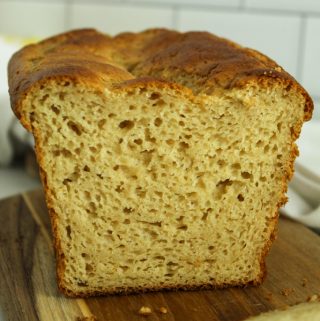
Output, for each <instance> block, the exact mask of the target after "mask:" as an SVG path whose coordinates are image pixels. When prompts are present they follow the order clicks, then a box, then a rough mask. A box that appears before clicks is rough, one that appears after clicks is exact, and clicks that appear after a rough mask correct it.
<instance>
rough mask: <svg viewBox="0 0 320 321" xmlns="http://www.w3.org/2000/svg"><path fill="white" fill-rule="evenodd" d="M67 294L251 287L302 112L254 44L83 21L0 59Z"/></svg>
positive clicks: (260, 272) (288, 80) (297, 96)
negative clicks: (117, 29) (31, 149)
mask: <svg viewBox="0 0 320 321" xmlns="http://www.w3.org/2000/svg"><path fill="white" fill-rule="evenodd" d="M9 85H10V95H11V101H12V108H13V110H14V112H15V114H16V115H17V117H18V118H19V119H20V120H21V122H22V124H23V125H24V126H25V127H26V128H27V129H28V130H29V131H31V132H32V133H33V135H34V137H35V142H36V146H35V149H36V154H37V159H38V162H39V166H40V171H41V177H42V183H43V187H44V190H45V194H46V200H47V205H48V209H49V212H50V216H51V221H52V228H53V235H54V240H55V241H54V242H55V249H56V255H57V274H58V283H59V287H60V289H61V290H62V291H63V292H64V293H65V294H67V295H70V296H89V295H97V294H106V293H119V292H126V293H128V292H139V291H149V290H158V289H177V288H182V289H195V288H209V287H225V286H232V285H250V284H253V285H254V284H259V283H261V281H262V280H263V277H264V275H265V264H264V261H265V256H266V254H267V253H268V251H269V248H270V245H271V243H272V240H273V239H274V237H275V228H276V224H277V219H278V209H279V207H280V206H281V205H283V204H284V202H285V201H286V197H285V192H286V189H287V182H288V180H289V179H290V177H291V175H292V172H293V161H294V158H295V157H296V155H297V148H296V145H295V143H294V141H295V140H296V139H297V137H298V136H299V133H300V130H301V126H302V123H303V122H304V121H305V120H308V119H309V118H310V117H311V113H312V108H313V105H312V101H311V99H310V97H309V96H308V94H307V93H306V91H305V90H304V89H303V88H302V87H301V86H300V85H299V84H298V83H297V82H296V81H295V80H294V79H293V78H292V77H291V76H290V75H289V74H287V73H286V72H285V71H283V69H282V68H281V67H279V66H278V65H277V64H276V63H275V62H273V61H272V60H270V59H269V58H267V57H266V56H264V55H262V54H261V53H258V52H257V51H254V50H251V49H247V48H243V47H241V46H239V45H237V44H235V43H233V42H230V41H228V40H225V39H222V38H219V37H216V36H214V35H211V34H209V33H205V32H188V33H179V32H175V31H169V30H163V29H156V30H147V31H144V32H141V33H123V34H120V35H118V36H115V37H109V36H107V35H104V34H101V33H99V32H97V31H95V30H77V31H72V32H69V33H65V34H61V35H58V36H56V37H53V38H50V39H47V40H44V41H42V42H40V43H38V44H35V45H30V46H27V47H25V48H24V49H22V50H21V51H19V52H17V53H16V54H15V55H14V56H13V58H12V59H11V61H10V64H9Z"/></svg>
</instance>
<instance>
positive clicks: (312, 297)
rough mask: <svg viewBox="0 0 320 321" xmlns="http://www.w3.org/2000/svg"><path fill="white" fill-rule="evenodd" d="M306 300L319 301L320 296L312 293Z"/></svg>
mask: <svg viewBox="0 0 320 321" xmlns="http://www.w3.org/2000/svg"><path fill="white" fill-rule="evenodd" d="M307 301H308V302H316V301H320V296H319V295H317V294H314V295H312V296H309V297H308V299H307Z"/></svg>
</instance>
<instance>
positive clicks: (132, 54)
mask: <svg viewBox="0 0 320 321" xmlns="http://www.w3.org/2000/svg"><path fill="white" fill-rule="evenodd" d="M51 80H53V81H55V82H57V81H58V82H59V83H60V84H61V85H62V86H67V85H68V84H69V83H70V82H73V83H80V84H85V85H86V84H87V85H88V86H90V88H96V89H98V90H100V91H102V90H103V89H104V88H112V89H113V90H125V91H130V90H133V89H135V88H145V87H149V88H150V87H154V88H163V87H166V88H170V89H171V90H175V91H179V93H180V94H182V95H185V96H187V97H188V98H189V99H191V100H192V99H193V98H194V97H196V96H199V95H202V94H205V95H210V94H213V93H215V92H219V90H221V89H227V90H228V89H232V88H240V87H243V86H246V85H248V84H249V85H251V86H262V87H265V88H268V87H270V86H272V85H273V84H280V85H282V87H283V88H284V90H288V91H289V90H294V91H296V92H298V93H300V94H301V95H302V96H303V97H304V100H305V114H304V115H305V116H304V119H305V120H308V119H310V118H311V114H312V109H313V103H312V100H311V98H310V97H309V95H308V94H307V93H306V91H305V90H304V89H303V88H302V87H301V86H300V85H299V84H298V83H297V82H296V81H295V80H294V79H293V78H292V77H291V76H290V75H289V74H287V73H286V72H285V71H283V70H282V68H281V67H279V66H278V65H277V64H276V63H275V62H274V61H272V60H271V59H269V58H268V57H266V56H264V55H262V54H261V53H259V52H257V51H254V50H252V49H247V48H242V47H240V46H238V45H237V44H234V43H232V42H230V41H228V40H225V39H222V38H219V37H216V36H214V35H211V34H209V33H206V32H188V33H179V32H175V31H169V30H164V29H153V30H147V31H145V32H141V33H136V34H135V33H123V34H120V35H118V36H116V37H113V38H111V37H109V36H107V35H104V34H101V33H99V32H97V31H95V30H92V29H86V30H77V31H72V32H68V33H65V34H61V35H58V36H56V37H53V38H50V39H47V40H44V41H42V42H40V43H39V44H35V45H30V46H27V47H25V48H24V49H22V50H21V51H19V52H17V53H16V54H15V55H14V56H13V57H12V59H11V61H10V64H9V90H10V96H11V102H12V108H13V110H14V112H15V113H16V115H17V117H18V118H19V119H20V120H21V122H22V123H23V124H24V126H25V127H26V128H27V129H28V130H30V131H32V132H33V134H34V136H35V139H36V141H37V140H38V139H40V138H39V137H40V135H38V134H37V130H36V129H35V128H31V124H30V123H29V122H28V120H27V119H26V118H25V117H24V116H23V115H22V110H21V109H22V105H23V100H24V98H25V97H26V95H27V94H29V93H30V92H31V91H32V90H36V89H37V88H39V87H40V88H41V86H44V85H45V84H47V83H48V82H50V81H51ZM301 125H302V123H301V124H299V126H298V127H297V128H293V130H292V142H294V140H295V139H296V138H297V137H298V136H299V132H300V128H301ZM39 146H41V144H39V143H38V144H37V158H38V162H39V164H40V173H41V179H42V182H43V186H44V189H45V194H46V200H47V205H48V209H49V213H50V216H51V222H52V229H53V235H54V242H55V243H54V246H55V249H56V255H57V275H58V285H59V288H60V289H61V291H62V292H64V293H65V294H66V295H68V296H83V297H85V296H91V295H103V294H107V293H110V294H111V293H116V292H117V293H118V292H119V289H117V290H114V291H112V290H111V291H109V292H106V291H101V292H87V291H85V292H77V293H73V292H71V291H70V290H69V289H68V288H67V287H66V286H65V285H64V280H63V275H64V269H65V264H64V254H63V251H62V249H61V244H60V236H59V233H58V228H57V224H58V222H57V215H56V213H55V212H54V209H53V194H52V193H53V191H50V189H49V187H48V185H47V182H46V174H45V172H44V171H42V170H41V164H42V151H41V150H40V147H39ZM296 155H297V149H296V148H295V145H294V143H292V150H291V157H290V161H289V163H288V164H287V166H286V168H285V169H284V170H285V175H284V177H283V182H282V196H281V199H280V201H279V204H277V207H278V208H280V207H281V206H282V205H283V204H284V203H285V201H286V197H285V192H286V189H287V181H288V180H289V179H290V177H291V176H292V174H293V161H294V159H295V157H296ZM277 221H278V212H276V213H275V214H274V216H273V219H272V220H271V221H270V224H269V228H270V232H271V238H270V240H269V241H268V242H267V244H266V245H265V248H264V249H263V251H262V253H261V257H260V266H261V273H260V275H259V276H258V277H257V279H256V280H253V281H251V282H250V284H253V285H257V284H260V283H261V282H262V281H263V279H264V277H265V274H266V269H265V263H264V260H265V256H266V255H267V253H268V252H269V249H270V247H271V244H272V242H273V240H274V239H275V237H276V226H277ZM234 285H235V286H237V285H238V286H243V284H234ZM248 285H249V283H248ZM226 286H230V284H228V285H226V284H218V285H217V284H194V285H189V286H172V287H167V288H166V289H167V290H177V289H188V290H196V289H200V288H205V289H208V288H223V287H226ZM159 289H164V288H163V286H161V287H160V286H159V287H156V288H148V289H146V288H143V289H139V288H124V289H123V291H122V292H123V293H136V292H145V291H156V290H159Z"/></svg>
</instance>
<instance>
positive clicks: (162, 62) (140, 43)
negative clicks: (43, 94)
mask: <svg viewBox="0 0 320 321" xmlns="http://www.w3.org/2000/svg"><path fill="white" fill-rule="evenodd" d="M52 79H55V80H59V81H61V82H62V83H66V84H68V81H72V82H76V83H82V84H86V85H88V86H90V87H93V88H96V89H97V90H104V89H105V88H110V89H114V90H116V89H119V88H120V89H121V90H130V89H131V88H133V87H149V86H152V87H154V86H155V87H170V88H172V89H175V90H179V91H180V92H181V93H182V94H185V95H188V96H189V97H190V98H191V99H192V98H193V97H195V96H197V95H201V94H206V95H212V94H219V91H221V90H227V89H232V88H235V87H242V86H244V85H246V84H248V83H253V84H256V85H258V86H271V85H272V84H273V83H279V84H281V85H282V86H283V88H284V89H286V90H295V91H297V92H299V93H301V95H302V96H304V98H305V120H308V119H310V118H311V114H312V110H313V103H312V100H311V98H310V97H309V95H308V94H307V92H306V91H305V90H304V89H303V88H302V87H301V86H300V85H299V84H298V83H297V82H296V81H295V79H294V78H292V77H291V76H290V75H289V74H288V73H286V72H285V71H284V70H283V69H282V68H281V67H279V66H278V65H277V64H276V63H275V62H274V61H272V60H271V59H269V58H268V57H266V56H264V55H263V54H261V53H259V52H257V51H255V50H252V49H248V48H243V47H241V46H239V45H237V44H235V43H233V42H231V41H228V40H226V39H223V38H219V37H217V36H214V35H212V34H210V33H207V32H187V33H179V32H176V31H170V30H165V29H150V30H146V31H143V32H140V33H122V34H119V35H117V36H115V37H110V36H108V35H105V34H102V33H100V32H97V31H96V30H94V29H81V30H75V31H71V32H68V33H64V34H60V35H57V36H55V37H52V38H49V39H46V40H44V41H41V42H40V43H38V44H34V45H29V46H27V47H25V48H23V49H22V50H20V51H18V52H17V53H16V54H15V55H14V56H13V57H12V58H11V61H10V63H9V91H10V96H11V103H12V104H11V105H12V108H13V110H14V112H15V114H16V115H17V117H18V118H20V119H21V121H22V123H23V124H24V126H25V127H26V128H27V129H29V130H31V128H30V124H29V123H28V122H27V120H25V119H22V118H23V117H21V111H20V109H21V105H22V101H23V99H24V97H26V95H27V94H28V93H30V91H31V90H32V88H35V87H37V86H43V85H45V83H46V82H47V81H50V80H52Z"/></svg>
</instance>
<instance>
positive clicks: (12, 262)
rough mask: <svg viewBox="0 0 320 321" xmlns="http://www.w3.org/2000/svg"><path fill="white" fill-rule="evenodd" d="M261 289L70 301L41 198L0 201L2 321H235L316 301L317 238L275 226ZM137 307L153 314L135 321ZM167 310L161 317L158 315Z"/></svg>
mask: <svg viewBox="0 0 320 321" xmlns="http://www.w3.org/2000/svg"><path fill="white" fill-rule="evenodd" d="M267 269H268V276H267V278H266V281H265V282H264V283H263V285H261V286H259V287H250V288H244V289H240V288H230V289H224V290H205V291H189V292H183V291H178V292H173V291H171V292H156V293H148V294H139V295H127V296H125V295H123V296H106V297H96V298H89V299H85V300H84V299H69V298H65V297H64V296H63V295H62V294H60V293H59V291H58V289H57V285H56V276H55V262H54V253H53V248H52V244H51V230H50V222H49V217H48V214H47V210H46V206H45V202H44V197H43V194H42V192H41V191H34V192H29V193H26V194H23V195H18V196H15V197H12V198H8V199H5V200H2V201H0V275H1V277H0V318H1V316H2V317H3V319H4V320H5V321H11V320H12V321H20V320H21V321H25V320H28V321H29V320H30V321H33V320H39V321H42V320H43V321H44V320H45V321H51V320H52V321H53V320H54V321H56V320H59V321H60V320H61V321H62V320H67V321H68V320H72V321H76V320H85V319H81V318H84V317H90V316H95V317H96V319H97V320H98V321H106V320H108V321H109V320H112V321H113V320H114V321H138V320H148V321H156V320H166V321H186V320H194V321H196V320H212V321H215V320H216V321H240V320H244V319H245V318H247V317H249V316H252V315H256V314H259V313H260V312H263V311H267V310H271V309H276V308H283V307H285V306H286V305H292V304H295V303H298V302H304V301H306V300H307V298H308V297H310V296H311V295H314V294H320V237H319V236H317V235H316V234H314V233H313V232H312V231H310V230H309V229H307V228H305V227H304V226H302V225H300V224H298V223H295V222H292V221H289V220H286V219H281V220H280V224H279V236H278V239H277V240H276V242H275V243H274V246H273V247H272V250H271V252H270V255H269V256H268V259H267ZM141 306H148V307H150V308H151V309H152V313H151V314H150V315H149V316H142V315H139V314H138V310H139V309H140V307H141ZM160 307H165V308H166V309H167V313H166V314H163V313H161V312H160V311H159V309H160Z"/></svg>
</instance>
